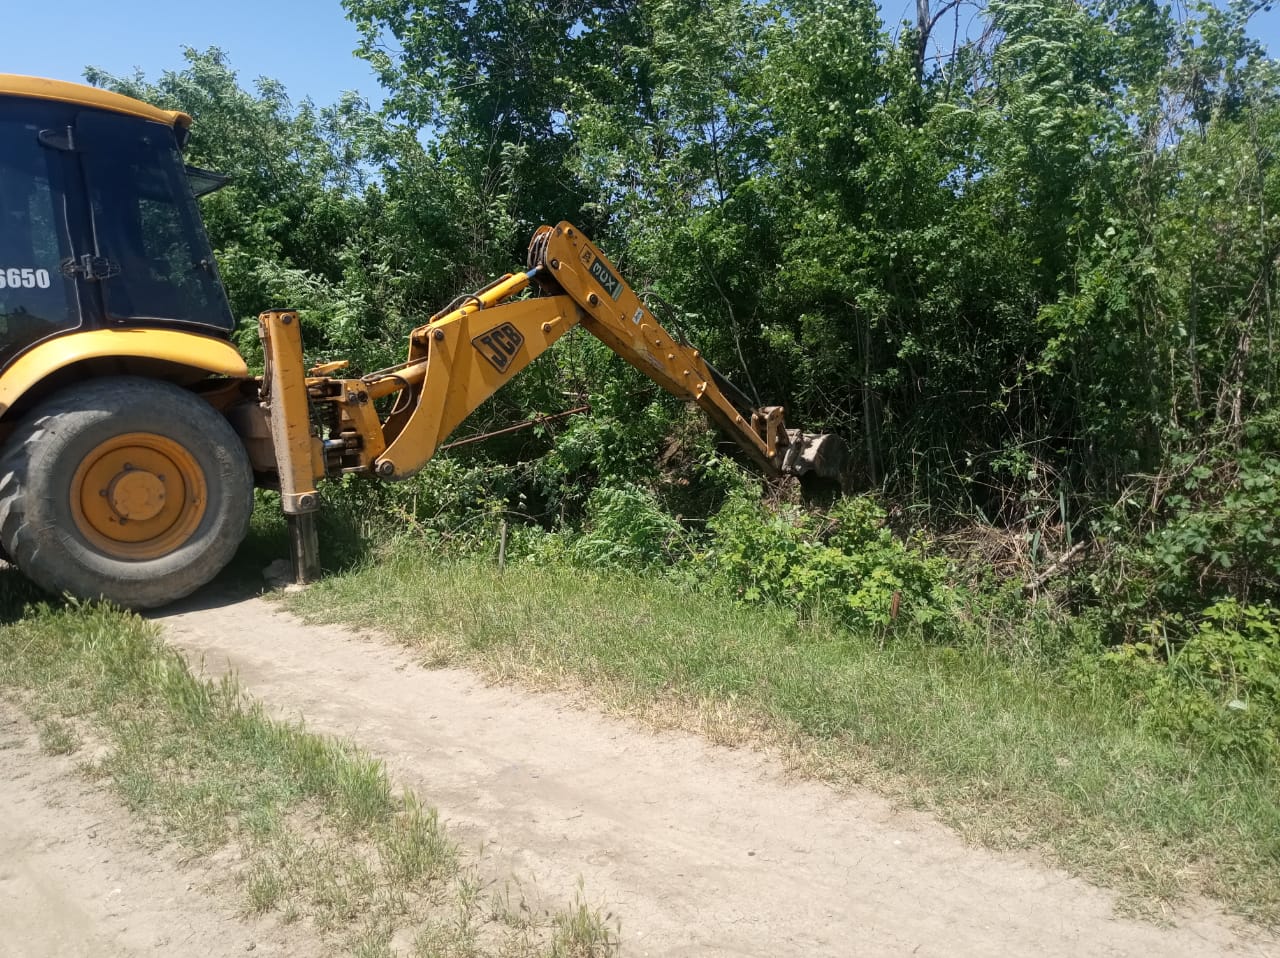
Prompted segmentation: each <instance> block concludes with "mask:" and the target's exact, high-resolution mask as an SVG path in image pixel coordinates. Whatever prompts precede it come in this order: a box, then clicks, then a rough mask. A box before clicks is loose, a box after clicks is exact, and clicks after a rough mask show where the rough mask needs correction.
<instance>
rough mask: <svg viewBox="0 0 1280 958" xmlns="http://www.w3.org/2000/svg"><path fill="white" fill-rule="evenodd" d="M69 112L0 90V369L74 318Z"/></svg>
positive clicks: (75, 208) (76, 211) (78, 286)
mask: <svg viewBox="0 0 1280 958" xmlns="http://www.w3.org/2000/svg"><path fill="white" fill-rule="evenodd" d="M70 116H71V114H70V112H69V111H67V110H66V109H65V108H64V107H62V106H61V105H58V104H46V103H43V102H41V101H38V100H29V99H24V98H18V97H5V98H0V369H3V368H4V367H5V366H7V365H8V364H9V363H11V362H12V361H13V360H14V359H16V358H17V357H18V356H19V355H21V354H22V353H23V352H25V351H26V350H27V349H29V348H30V347H31V346H34V345H35V344H36V343H38V342H40V341H41V340H43V339H47V338H48V337H50V336H54V335H57V334H58V333H62V332H66V331H68V330H71V329H75V328H76V327H78V326H80V325H81V321H82V316H83V310H82V309H81V300H82V297H83V296H85V295H87V294H88V292H89V291H88V290H87V289H85V288H84V286H83V284H82V283H81V282H80V280H79V278H78V276H77V271H76V269H75V264H76V263H77V261H78V259H79V255H81V252H82V251H81V250H80V249H77V248H76V247H77V246H80V245H82V243H83V239H84V238H83V236H74V235H73V234H75V233H77V232H79V230H78V229H77V227H78V226H79V225H81V224H82V223H83V216H82V213H83V208H82V206H81V204H80V191H79V190H78V189H76V188H75V186H74V185H73V184H75V183H76V182H77V181H78V173H77V170H76V165H75V161H74V158H73V155H72V153H71V151H70V150H69V149H68V138H69V135H70V131H69V129H68V123H69V121H70ZM73 239H79V240H81V243H76V242H73Z"/></svg>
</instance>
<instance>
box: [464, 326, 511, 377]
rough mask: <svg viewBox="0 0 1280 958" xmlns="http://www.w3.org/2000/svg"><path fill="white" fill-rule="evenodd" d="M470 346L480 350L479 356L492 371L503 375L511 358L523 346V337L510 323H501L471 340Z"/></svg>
mask: <svg viewBox="0 0 1280 958" xmlns="http://www.w3.org/2000/svg"><path fill="white" fill-rule="evenodd" d="M471 345H472V346H474V347H475V348H476V349H478V350H480V355H481V356H483V357H484V358H485V359H487V360H489V362H490V363H491V364H492V366H493V368H494V369H496V370H497V371H498V372H500V373H505V372H506V371H507V367H508V366H510V365H511V358H512V357H513V356H515V354H516V352H517V351H518V350H519V349H520V347H521V346H523V345H524V337H523V336H521V335H520V331H519V330H518V329H516V328H515V327H514V326H512V325H511V324H510V323H503V324H502V325H501V326H495V327H494V328H493V329H491V330H489V331H488V332H487V333H481V334H480V335H479V336H477V337H476V338H475V339H473V340H471Z"/></svg>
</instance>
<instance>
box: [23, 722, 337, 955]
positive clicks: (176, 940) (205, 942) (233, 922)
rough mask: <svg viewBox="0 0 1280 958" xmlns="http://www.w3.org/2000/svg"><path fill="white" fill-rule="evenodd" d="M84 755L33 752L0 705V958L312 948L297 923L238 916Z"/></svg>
mask: <svg viewBox="0 0 1280 958" xmlns="http://www.w3.org/2000/svg"><path fill="white" fill-rule="evenodd" d="M84 757H85V756H84V755H83V754H80V753H77V754H73V755H71V756H69V757H56V756H51V755H47V754H44V753H43V752H41V750H40V747H39V744H38V741H37V736H36V733H35V730H34V729H33V728H32V726H31V724H30V723H29V722H28V721H27V720H26V719H25V718H24V717H23V716H22V714H21V712H20V710H19V708H18V706H17V705H16V704H15V703H14V702H12V701H7V700H5V699H4V698H0V958H124V956H130V958H132V956H151V955H166V956H167V955H182V956H184V958H230V956H232V955H235V956H238V958H244V956H245V955H246V954H248V953H252V954H253V955H254V956H255V958H256V956H258V955H280V956H283V955H290V956H299V958H302V956H311V955H317V954H320V953H321V952H320V950H319V948H318V946H317V944H316V943H315V942H314V941H312V940H308V938H307V936H306V935H305V934H303V933H302V932H301V930H300V929H298V928H296V927H295V928H292V929H289V930H288V932H287V933H286V932H285V930H284V929H282V928H279V927H277V926H275V925H274V923H273V922H271V921H269V920H268V921H260V922H252V921H245V920H242V919H241V918H240V917H239V916H238V915H237V912H236V908H235V905H234V902H233V900H232V897H231V895H230V894H229V893H228V892H227V890H225V889H221V888H218V887H216V882H215V880H214V879H213V877H212V876H211V873H210V872H209V871H207V870H205V869H202V868H198V867H194V866H192V865H190V864H187V865H184V864H183V863H182V862H181V861H180V860H179V855H178V852H177V850H176V849H173V848H170V847H168V846H165V845H164V844H162V843H160V842H159V840H158V839H156V838H155V836H153V835H149V834H147V833H146V832H145V831H144V830H143V829H141V828H140V827H139V826H138V825H137V824H136V823H135V822H133V821H132V820H131V819H130V816H129V813H128V812H127V811H126V810H125V809H124V808H123V807H121V805H120V804H119V803H118V802H117V801H116V800H115V799H114V798H113V797H112V796H111V795H110V794H109V793H108V792H107V791H106V790H105V788H103V787H102V786H99V785H95V784H94V783H93V782H92V781H91V780H90V779H89V778H88V777H87V776H85V775H84V774H83V773H81V772H80V771H78V770H77V767H76V766H77V764H79V763H80V761H81V760H82V759H83V758H84Z"/></svg>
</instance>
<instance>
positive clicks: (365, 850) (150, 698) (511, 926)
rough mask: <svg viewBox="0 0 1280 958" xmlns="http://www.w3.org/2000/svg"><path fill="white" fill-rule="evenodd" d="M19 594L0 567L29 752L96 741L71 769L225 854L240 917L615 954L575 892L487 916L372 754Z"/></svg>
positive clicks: (119, 623)
mask: <svg viewBox="0 0 1280 958" xmlns="http://www.w3.org/2000/svg"><path fill="white" fill-rule="evenodd" d="M33 598H34V596H33V595H32V593H31V592H30V591H29V589H28V587H27V586H26V585H25V584H24V583H22V581H21V580H20V579H19V578H18V577H17V575H16V573H12V572H0V690H8V693H9V697H10V698H11V699H13V700H14V701H16V702H17V703H18V704H20V705H21V706H22V707H23V708H24V709H25V710H26V711H27V713H28V714H29V715H30V716H31V717H32V719H33V720H34V721H35V722H36V727H37V730H38V736H39V741H40V744H41V747H42V748H43V749H44V750H45V751H46V752H49V753H53V754H71V753H73V752H75V751H76V750H77V749H78V748H79V747H80V743H81V741H82V740H85V739H87V740H91V741H93V742H95V743H100V746H101V747H99V748H97V749H95V754H97V755H98V756H99V757H98V758H97V759H95V760H94V761H93V762H92V763H90V764H87V765H84V766H82V767H84V768H85V770H86V771H87V772H88V773H89V774H91V775H92V776H95V777H97V778H100V779H102V780H104V781H106V782H107V783H109V785H110V786H111V788H112V789H113V790H114V791H115V793H116V794H117V795H118V796H119V798H120V799H121V800H122V801H123V802H124V804H125V805H126V806H128V808H130V809H131V810H132V811H133V812H135V813H136V814H137V815H138V816H139V817H140V818H141V819H143V820H144V821H146V822H148V823H151V824H152V825H153V826H154V827H156V828H157V829H159V830H162V831H163V832H165V833H167V834H169V835H171V836H173V837H174V838H176V839H177V840H178V841H180V842H181V843H182V844H183V845H184V846H185V847H186V848H187V849H188V851H189V854H190V855H192V856H201V855H212V854H214V853H219V852H223V851H226V850H232V851H234V852H235V854H231V855H221V856H220V860H221V861H224V862H231V863H232V864H231V865H229V866H228V872H229V876H230V877H229V879H228V882H229V883H230V885H231V886H232V887H233V888H234V890H235V893H236V894H237V895H238V896H239V900H240V903H241V908H242V909H243V911H244V912H245V913H246V914H249V915H253V914H263V913H268V912H276V913H279V914H280V915H281V916H282V918H283V919H284V920H285V921H286V922H289V921H300V922H306V923H308V924H309V925H310V926H311V927H313V928H314V929H315V930H316V931H317V932H318V933H319V935H320V936H321V937H322V939H323V940H325V941H326V942H327V943H328V944H329V945H330V946H331V948H332V949H333V950H334V951H335V952H338V953H342V954H357V955H390V954H393V953H394V952H393V951H392V950H391V946H390V943H391V941H392V938H393V937H394V936H399V935H403V936H404V937H405V938H407V939H412V938H413V937H414V936H416V935H420V934H422V933H425V930H426V929H436V928H439V929H442V931H441V932H440V934H438V935H436V940H437V941H438V943H439V944H440V947H439V949H437V952H433V953H439V954H458V955H463V954H465V955H473V956H484V955H498V954H500V955H504V956H507V955H511V956H524V955H528V956H533V955H560V954H574V955H583V956H601V955H609V954H612V953H613V952H614V951H615V950H616V943H617V934H616V930H613V929H606V928H605V925H604V922H603V920H602V919H601V918H600V917H599V915H598V913H596V912H595V911H593V910H591V909H587V910H586V912H585V920H584V919H583V912H582V908H581V905H580V904H579V903H578V902H577V901H576V900H575V902H574V904H573V905H572V906H571V907H568V908H565V909H563V910H559V911H553V912H551V913H547V912H540V913H538V914H536V915H534V913H533V912H532V911H530V910H529V905H528V904H527V903H525V902H523V900H522V901H521V902H520V905H521V906H523V908H524V912H523V913H524V914H527V915H529V916H531V919H532V920H529V921H522V922H519V923H512V922H509V921H503V920H501V913H500V912H499V911H498V910H497V909H496V908H493V907H491V906H490V904H489V901H488V896H495V898H496V893H495V892H494V891H493V890H492V886H493V882H494V878H493V876H485V875H484V874H483V872H482V867H483V863H480V862H477V861H473V860H469V859H468V857H467V856H465V855H464V854H462V853H461V852H460V850H459V849H458V847H457V845H456V844H455V843H454V842H453V841H452V840H451V839H450V838H449V836H448V835H447V834H446V832H445V830H444V829H443V827H442V826H441V824H440V822H439V819H438V817H437V814H436V812H435V810H434V809H431V808H429V807H426V806H424V805H423V804H422V803H421V802H420V801H419V800H418V798H417V797H416V796H414V795H413V794H411V793H405V794H399V793H397V792H396V791H395V790H394V789H393V786H392V783H391V782H390V780H389V779H388V777H387V775H386V772H385V770H384V768H383V766H382V764H381V763H380V762H379V761H377V760H376V759H374V758H372V757H370V756H369V755H366V754H365V753H363V752H361V751H359V750H358V749H356V748H354V747H352V746H351V745H349V744H346V743H344V742H341V741H338V740H335V739H330V738H322V737H320V736H318V735H315V734H312V733H310V732H307V731H306V730H305V729H303V728H301V727H299V726H297V725H293V724H288V723H283V722H279V721H276V720H273V719H271V718H269V717H268V716H267V715H266V714H265V713H264V712H263V710H262V708H261V707H260V706H259V705H257V704H255V703H254V702H252V701H250V700H248V699H247V698H246V697H245V696H244V695H243V694H242V693H241V692H240V690H239V688H238V687H237V685H236V683H235V681H234V679H232V678H225V679H223V680H221V681H219V682H210V681H206V680H203V679H200V678H197V677H196V676H194V675H193V674H192V673H191V671H190V670H189V669H188V667H187V665H186V663H185V661H184V660H183V659H182V658H181V656H179V655H178V654H177V653H176V652H174V651H172V650H171V649H169V648H167V647H166V646H165V645H164V644H163V643H162V642H161V641H160V640H159V637H158V632H157V629H156V628H155V627H154V626H153V625H151V624H150V623H147V622H145V621H144V620H142V619H141V618H138V617H137V616H133V615H129V614H126V613H122V612H119V611H115V610H112V609H109V608H104V607H100V606H94V605H84V606H50V605H47V604H35V605H28V604H27V603H28V602H29V601H30V600H32V599H33ZM566 942H569V943H571V944H574V947H576V943H578V942H586V943H587V945H586V948H585V949H579V950H577V951H572V950H571V951H565V950H564V948H565V943H566Z"/></svg>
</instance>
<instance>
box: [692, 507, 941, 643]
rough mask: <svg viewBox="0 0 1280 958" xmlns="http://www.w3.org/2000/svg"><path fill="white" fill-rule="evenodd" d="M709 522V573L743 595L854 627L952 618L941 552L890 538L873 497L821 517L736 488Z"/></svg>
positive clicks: (935, 624)
mask: <svg viewBox="0 0 1280 958" xmlns="http://www.w3.org/2000/svg"><path fill="white" fill-rule="evenodd" d="M711 530H712V534H713V546H712V549H711V551H710V558H711V559H712V562H711V568H712V572H711V577H712V580H713V581H714V582H715V583H716V584H717V585H719V586H720V587H722V588H725V589H727V590H728V591H730V592H731V593H733V594H734V595H736V596H738V597H739V598H741V599H743V600H745V601H748V602H764V601H768V602H778V603H782V604H786V605H791V606H798V607H801V608H804V609H809V610H814V611H821V612H824V613H826V614H829V615H833V616H835V617H836V618H837V619H838V620H839V621H841V622H842V623H844V624H845V625H847V626H848V627H850V628H853V629H858V630H875V631H884V630H886V629H888V628H890V627H894V626H900V625H907V624H909V625H913V626H915V627H917V628H919V629H921V630H922V631H923V632H924V634H925V635H926V636H928V637H937V636H938V635H939V633H940V630H941V629H943V628H945V627H946V623H947V622H948V621H955V619H954V611H955V609H956V605H957V597H956V594H955V591H954V589H953V588H952V586H951V585H950V584H949V583H948V579H949V576H950V571H951V570H950V567H949V564H948V562H947V560H946V559H944V558H942V557H939V556H928V555H926V554H925V549H924V546H925V543H924V542H923V540H915V539H913V540H909V541H903V540H902V539H899V538H898V537H897V536H895V535H894V534H893V532H892V531H891V530H890V529H889V527H888V524H887V516H886V514H885V511H884V509H883V508H882V507H881V506H880V505H879V503H877V502H876V501H875V500H874V499H872V498H871V497H868V496H860V497H854V498H846V499H842V500H841V501H840V502H839V503H837V504H836V505H835V506H834V507H833V508H832V509H831V511H830V512H828V513H826V514H825V515H822V514H817V513H807V512H803V511H801V510H798V509H785V508H784V509H777V510H770V509H768V508H766V507H764V506H762V505H761V504H760V503H759V502H756V501H752V500H750V499H747V498H746V497H742V496H737V497H734V498H732V499H731V500H730V501H729V502H728V503H727V504H726V506H725V507H724V509H722V510H721V511H720V513H719V514H718V515H717V516H716V517H715V518H714V519H713V520H712V522H711Z"/></svg>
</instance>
